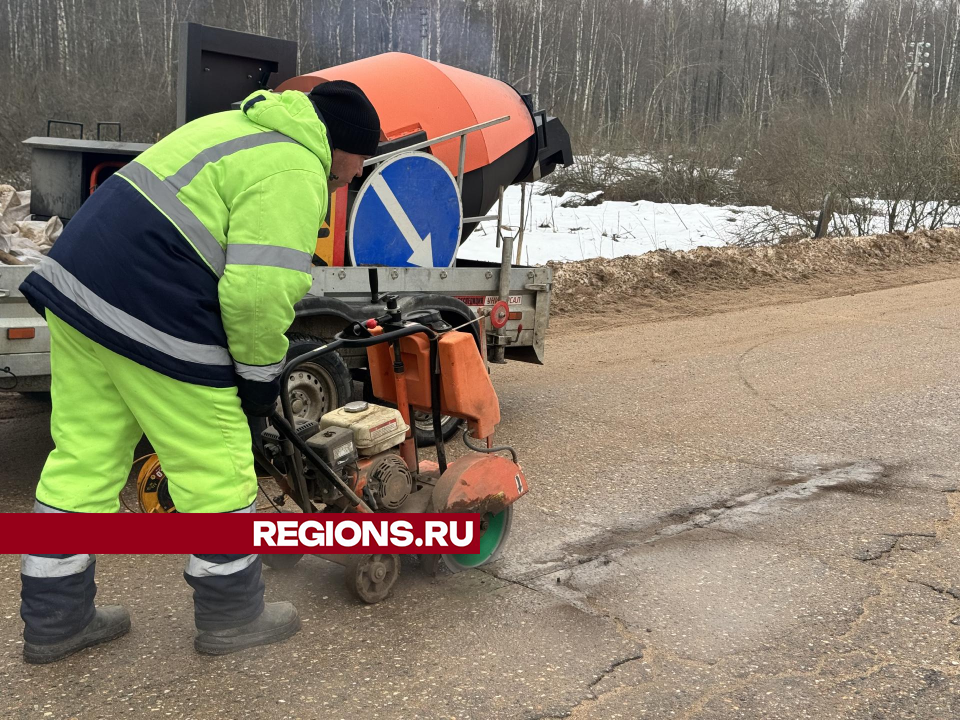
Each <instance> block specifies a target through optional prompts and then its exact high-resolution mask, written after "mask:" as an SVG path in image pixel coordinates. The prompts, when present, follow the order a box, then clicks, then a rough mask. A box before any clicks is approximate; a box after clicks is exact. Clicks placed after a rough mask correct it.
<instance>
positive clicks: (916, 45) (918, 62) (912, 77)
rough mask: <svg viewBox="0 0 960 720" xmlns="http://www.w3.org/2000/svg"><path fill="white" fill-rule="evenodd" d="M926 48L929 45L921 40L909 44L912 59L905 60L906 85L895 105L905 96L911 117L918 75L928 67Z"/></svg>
mask: <svg viewBox="0 0 960 720" xmlns="http://www.w3.org/2000/svg"><path fill="white" fill-rule="evenodd" d="M928 47H930V43H925V42H924V41H923V39H921V40H920V41H919V42H911V43H910V48H911V53H912V56H913V57H911V58H909V59H908V60H907V72H908V77H907V84H906V85H904V86H903V92H901V93H900V98H899V99H898V100H897V103H898V104H899V103H900V102H902V101H903V96H904V95H906V96H907V97H908V100H907V106H908V108H909V110H910V115H911V116H913V106H914V103H915V102H916V99H917V81H918V79H919V77H920V73H922V72H923V70H924V68H928V67H930V63H929V62H927V61H926V58H928V57H930V53H929V52H927V48H928Z"/></svg>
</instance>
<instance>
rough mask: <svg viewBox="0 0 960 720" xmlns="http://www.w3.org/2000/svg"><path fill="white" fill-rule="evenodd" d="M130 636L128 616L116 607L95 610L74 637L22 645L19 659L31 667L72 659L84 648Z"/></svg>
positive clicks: (124, 610)
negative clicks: (53, 641) (21, 655)
mask: <svg viewBox="0 0 960 720" xmlns="http://www.w3.org/2000/svg"><path fill="white" fill-rule="evenodd" d="M128 632H130V613H129V612H127V610H126V609H125V608H123V607H120V606H119V605H104V606H103V607H98V608H97V612H96V614H95V615H94V616H93V620H91V621H90V623H89V624H88V625H87V626H86V627H85V628H84V629H83V630H81V631H80V632H78V633H77V634H76V635H73V636H71V637H68V638H67V639H66V640H61V641H60V642H55V643H50V644H41V643H31V642H25V643H24V644H23V659H24V660H26V661H27V662H28V663H32V664H34V665H42V664H44V663H51V662H55V661H57V660H62V659H63V658H65V657H67V656H69V655H73V654H74V653H75V652H78V651H80V650H83V649H84V648H88V647H91V646H93V645H99V644H100V643H104V642H107V641H108V640H114V639H115V638H118V637H120V636H121V635H126V634H127V633H128Z"/></svg>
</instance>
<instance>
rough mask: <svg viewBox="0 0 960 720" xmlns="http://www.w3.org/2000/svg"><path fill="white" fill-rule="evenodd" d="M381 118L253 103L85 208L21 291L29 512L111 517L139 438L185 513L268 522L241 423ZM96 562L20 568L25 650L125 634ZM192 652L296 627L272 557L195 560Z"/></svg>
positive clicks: (341, 89) (281, 346) (219, 117)
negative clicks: (27, 354)
mask: <svg viewBox="0 0 960 720" xmlns="http://www.w3.org/2000/svg"><path fill="white" fill-rule="evenodd" d="M379 140H380V120H379V118H378V116H377V112H376V110H375V109H374V107H373V106H372V105H371V103H370V101H369V100H368V99H367V97H366V96H365V95H364V93H363V91H362V90H361V89H360V88H359V87H357V86H356V85H354V84H352V83H348V82H343V81H333V82H327V83H323V84H321V85H318V86H317V87H316V88H314V89H313V90H312V91H311V92H310V94H309V95H307V94H304V93H302V92H297V91H287V92H283V93H280V94H277V93H272V92H270V91H266V90H262V91H258V92H255V93H253V94H252V95H250V96H249V97H248V98H246V99H245V100H244V101H243V103H242V104H241V109H240V110H238V111H230V112H223V113H217V114H214V115H208V116H206V117H202V118H199V119H197V120H194V121H193V122H190V123H188V124H186V125H184V126H183V127H181V128H179V129H177V130H176V131H175V132H173V133H171V134H170V135H169V136H167V137H165V138H164V139H162V140H161V141H160V142H158V143H157V144H156V145H154V146H152V147H151V148H150V149H148V150H147V151H146V152H144V153H143V154H142V155H140V156H139V157H137V159H136V160H135V161H133V162H130V163H129V164H127V165H125V166H124V167H123V168H121V169H120V170H118V171H117V172H116V173H115V174H114V175H112V176H111V177H110V178H109V179H108V180H107V181H106V182H104V183H103V184H102V185H101V186H100V187H99V188H97V190H96V192H94V193H93V194H92V195H91V196H90V198H89V199H88V200H87V201H86V202H85V203H84V205H83V206H82V207H81V208H80V211H79V212H78V213H77V214H76V215H75V216H74V217H73V218H72V219H71V221H70V223H69V225H68V226H67V227H66V229H65V230H64V232H63V234H62V236H61V237H60V239H59V240H58V241H57V243H56V244H55V245H54V247H53V249H52V250H51V251H50V253H49V256H48V257H47V258H45V259H44V260H43V261H42V262H41V263H40V264H39V265H38V266H37V267H36V269H35V270H34V271H33V272H32V273H31V274H30V275H29V276H28V277H27V279H26V280H24V282H23V284H22V285H21V290H22V292H23V294H24V295H25V296H26V297H27V299H28V300H29V301H30V303H31V305H32V306H33V307H34V308H35V309H36V310H37V311H38V312H39V313H41V314H42V315H44V316H45V317H46V320H47V323H48V324H49V327H50V366H51V388H50V392H51V397H52V402H53V411H52V415H51V420H50V428H51V434H52V436H53V440H54V442H55V444H56V448H55V449H54V450H53V452H51V453H50V456H49V457H48V458H47V461H46V464H45V465H44V468H43V472H42V474H41V477H40V483H39V486H38V488H37V496H36V505H35V511H36V512H48V513H59V512H117V511H118V509H119V497H118V496H119V493H120V491H121V489H122V488H123V486H124V484H125V483H126V481H127V477H128V475H129V473H130V469H131V465H132V461H133V453H134V449H135V447H136V445H137V444H138V442H139V441H140V439H141V437H142V436H143V435H144V434H146V436H147V438H148V439H149V441H150V443H151V444H152V445H153V448H154V450H155V451H156V452H157V454H158V456H159V458H160V462H161V464H162V466H163V469H164V472H165V473H166V475H167V478H168V482H169V488H170V495H171V497H172V499H173V502H174V504H175V505H176V508H177V510H178V511H179V512H190V513H203V512H209V513H224V512H254V511H255V510H256V495H257V477H256V474H255V472H254V462H253V453H252V438H251V434H250V429H249V425H248V421H247V417H246V416H256V417H266V416H268V415H269V414H270V413H271V411H272V409H273V408H274V406H275V403H276V400H277V397H278V395H279V392H280V380H279V376H280V371H281V367H282V364H283V362H284V359H285V356H286V352H287V346H288V341H287V338H286V337H285V332H286V331H287V329H288V328H289V327H290V325H291V323H292V322H293V319H294V304H295V303H296V302H298V301H299V300H300V299H301V298H302V297H303V296H304V295H305V294H306V293H307V291H308V290H309V289H310V285H311V275H310V266H311V260H312V258H313V254H314V250H315V247H316V242H317V233H318V230H319V228H320V226H321V224H322V222H323V220H324V217H325V215H326V212H327V204H328V202H329V196H330V190H331V189H336V188H338V187H342V186H344V185H346V184H347V183H348V182H350V181H351V180H352V179H353V178H355V177H358V176H359V175H360V174H361V172H362V168H363V161H364V160H365V159H367V158H369V157H371V156H373V155H375V154H376V151H377V147H378V144H379ZM95 566H96V563H95V559H94V556H92V555H26V556H24V557H23V562H22V567H21V580H22V593H21V598H22V604H21V610H20V614H21V617H22V618H23V621H24V624H25V629H24V647H23V654H24V658H25V660H26V661H27V662H33V663H44V662H51V661H54V660H58V659H60V658H63V657H66V656H67V655H70V654H71V653H74V652H76V651H77V650H80V649H82V648H84V647H89V646H90V645H94V644H96V643H99V642H104V641H106V640H110V639H113V638H115V637H119V636H120V635H123V634H124V633H126V632H127V631H128V630H129V628H130V615H129V613H128V612H127V611H126V610H125V609H124V608H122V607H119V606H107V607H99V608H97V607H95V606H94V596H95V595H96V584H95V582H94V569H95ZM184 577H185V578H186V581H187V582H188V583H189V584H190V586H191V587H192V588H193V591H194V611H195V621H196V627H197V635H196V639H195V647H196V649H197V650H198V651H199V652H204V653H211V654H223V653H228V652H233V651H235V650H239V649H242V648H245V647H252V646H255V645H262V644H266V643H269V642H275V641H277V640H282V639H285V638H288V637H290V636H292V635H293V634H294V633H296V632H297V630H299V628H300V619H299V616H298V614H297V611H296V608H294V606H293V605H292V604H290V603H286V602H277V603H269V604H264V601H263V591H264V584H263V579H262V578H261V562H260V556H259V555H191V556H190V557H189V560H188V562H187V566H186V570H185V572H184Z"/></svg>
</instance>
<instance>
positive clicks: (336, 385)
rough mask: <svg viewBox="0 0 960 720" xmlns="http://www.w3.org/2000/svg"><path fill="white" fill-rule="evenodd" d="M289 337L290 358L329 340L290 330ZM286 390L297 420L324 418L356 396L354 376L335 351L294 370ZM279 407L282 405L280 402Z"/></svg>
mask: <svg viewBox="0 0 960 720" xmlns="http://www.w3.org/2000/svg"><path fill="white" fill-rule="evenodd" d="M288 337H289V338H290V349H289V350H288V351H287V359H288V360H290V359H292V358H295V357H299V356H300V355H303V354H304V353H307V352H310V351H311V350H316V349H317V348H318V347H321V346H323V345H324V344H326V341H325V340H323V339H322V338H318V337H315V336H313V335H301V334H300V333H290V335H289V336H288ZM286 390H287V392H288V393H289V394H290V401H291V406H292V408H291V409H292V410H293V415H294V417H295V418H296V419H297V420H313V421H315V422H320V418H321V417H322V416H323V415H325V414H326V413H328V412H330V411H331V410H336V409H337V408H338V407H340V406H341V405H346V404H347V403H348V402H349V401H350V398H351V397H352V396H353V379H352V378H351V377H350V370H349V369H348V368H347V364H346V363H345V362H344V361H343V358H342V357H340V355H339V353H336V352H332V353H327V354H326V355H321V356H320V357H319V358H317V359H316V360H311V361H310V362H306V363H304V364H303V365H301V366H300V367H298V368H297V369H296V370H294V371H293V373H291V375H290V379H289V381H288V382H287V388H286ZM277 409H278V410H279V409H280V407H279V403H278V406H277Z"/></svg>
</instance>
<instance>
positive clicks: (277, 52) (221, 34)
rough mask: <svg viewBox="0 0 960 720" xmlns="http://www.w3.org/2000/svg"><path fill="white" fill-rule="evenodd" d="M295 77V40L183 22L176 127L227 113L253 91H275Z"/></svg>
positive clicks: (181, 27)
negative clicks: (197, 119) (214, 114)
mask: <svg viewBox="0 0 960 720" xmlns="http://www.w3.org/2000/svg"><path fill="white" fill-rule="evenodd" d="M296 74H297V43H296V42H294V41H292V40H280V39H279V38H271V37H264V36H262V35H252V34H250V33H242V32H237V31H235V30H225V29H223V28H215V27H207V26H205V25H199V24H197V23H181V24H180V49H179V65H178V70H177V126H178V127H179V126H180V125H183V124H184V123H187V122H190V121H191V120H195V119H196V118H198V117H201V116H203V115H209V114H211V113H216V112H221V111H224V110H229V109H230V106H231V105H232V104H233V103H235V102H239V101H240V100H243V98H245V97H246V96H247V95H249V94H250V93H252V92H254V91H255V90H259V89H261V88H270V89H273V88H275V87H277V86H278V85H279V84H280V83H282V82H284V81H285V80H289V79H290V78H292V77H294V76H295V75H296Z"/></svg>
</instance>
